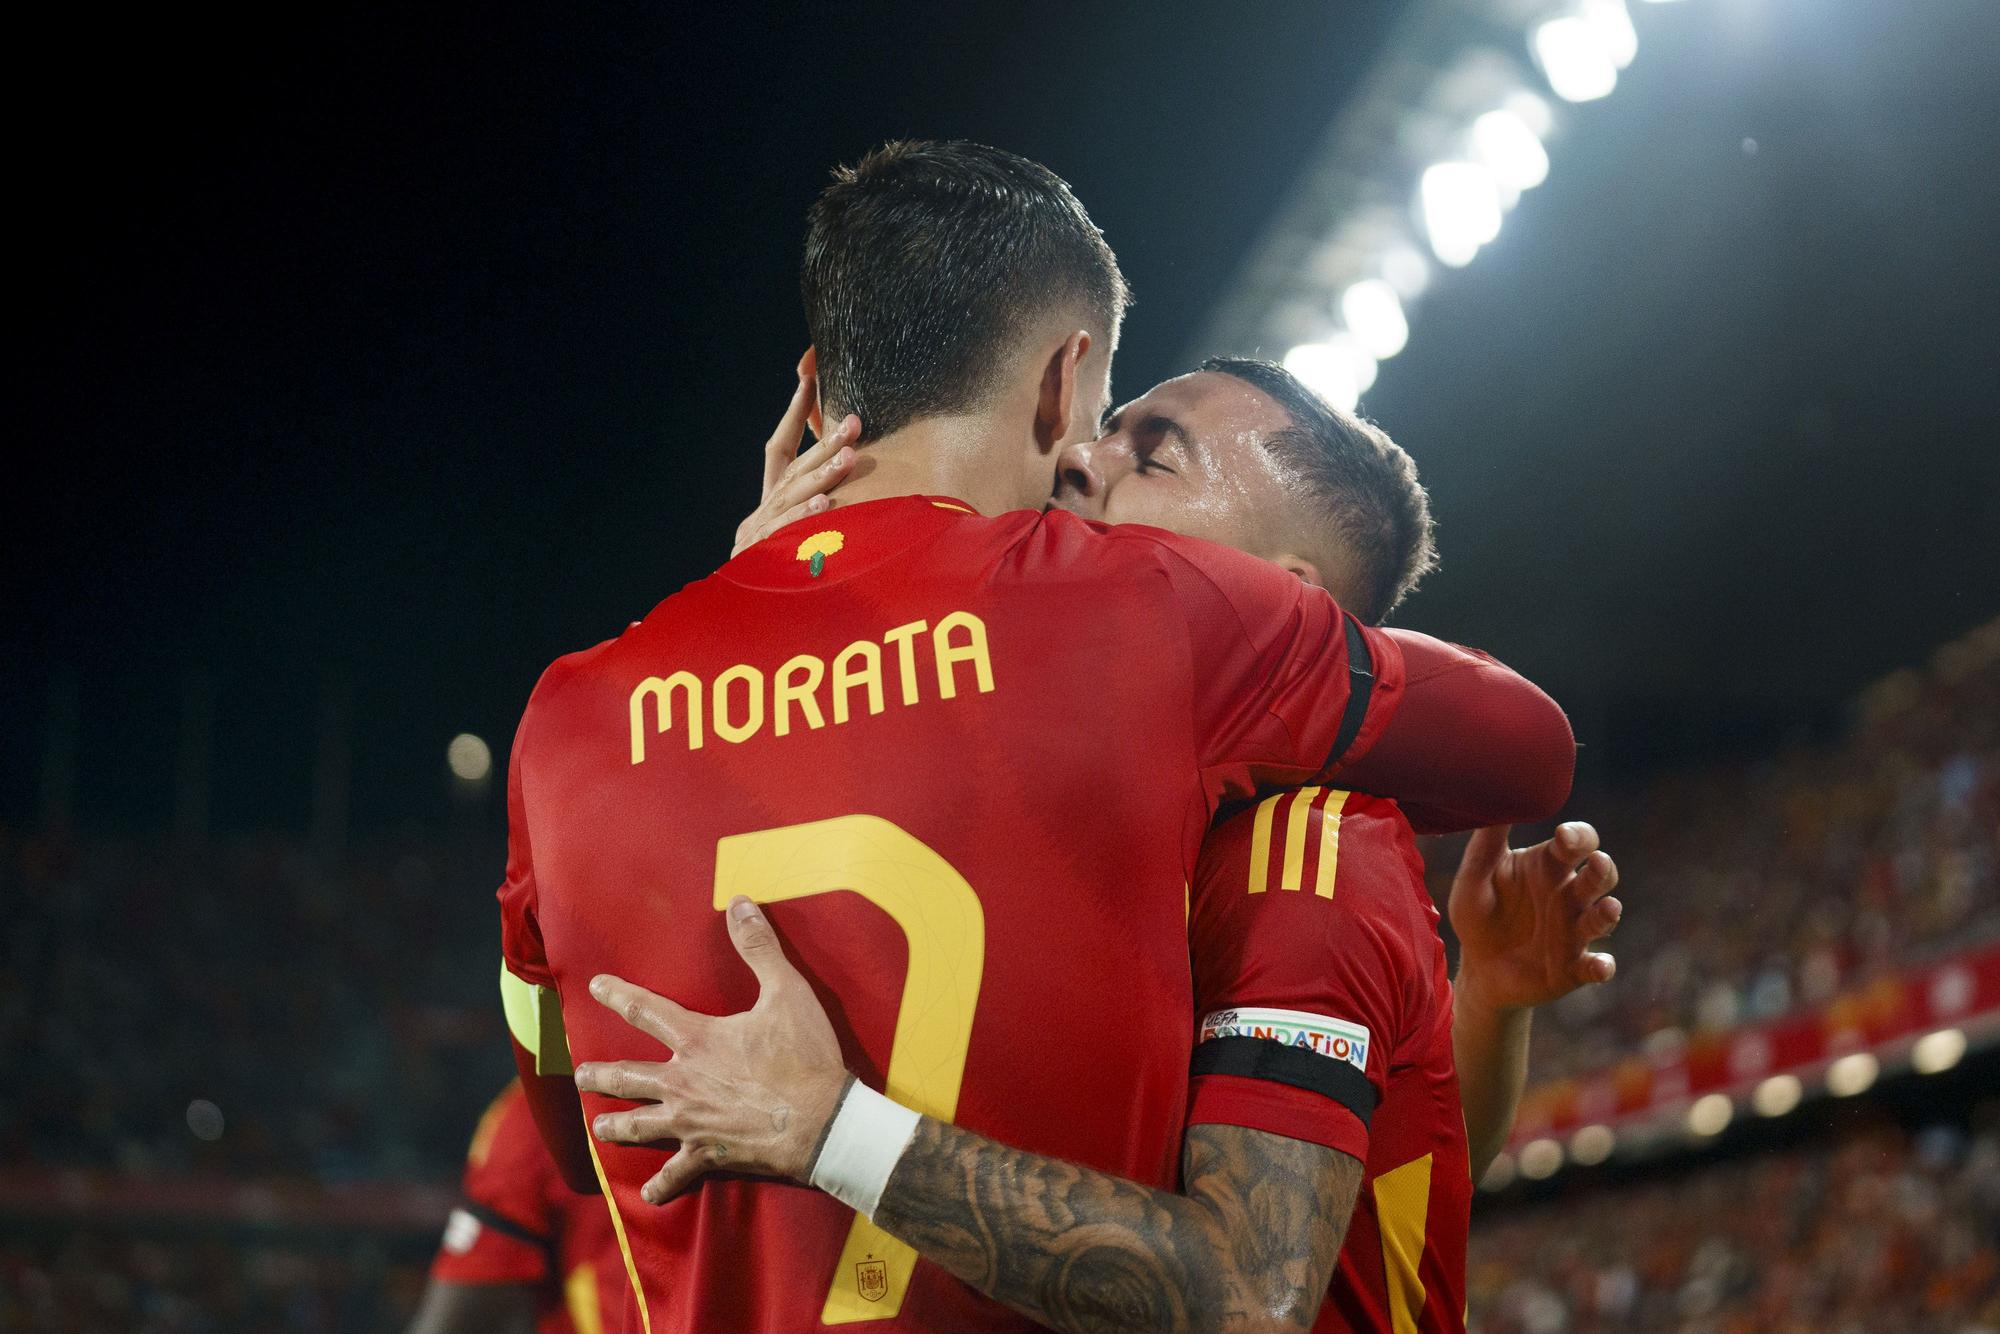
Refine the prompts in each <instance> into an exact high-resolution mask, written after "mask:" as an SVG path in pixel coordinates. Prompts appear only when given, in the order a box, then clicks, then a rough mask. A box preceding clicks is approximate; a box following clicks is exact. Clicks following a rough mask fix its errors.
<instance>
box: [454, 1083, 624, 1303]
mask: <svg viewBox="0 0 2000 1334" xmlns="http://www.w3.org/2000/svg"><path fill="white" fill-rule="evenodd" d="M464 1193H465V1199H464V1201H463V1202H462V1203H461V1204H460V1205H459V1207H458V1208H456V1209H453V1210H452V1211H451V1220H450V1221H449V1222H448V1223H446V1225H445V1231H444V1241H443V1243H442V1244H441V1245H440V1246H439V1248H438V1253H437V1259H436V1260H434V1261H432V1263H431V1276H432V1277H433V1278H437V1279H442V1280H443V1281H445V1282H447V1283H519V1284H525V1285H528V1286H532V1287H534V1288H536V1289H537V1290H538V1301H539V1311H538V1315H537V1318H536V1321H535V1329H536V1330H537V1332H538V1334H602V1331H604V1330H605V1329H607V1328H609V1329H617V1328H620V1325H619V1315H620V1313H621V1312H622V1311H623V1310H624V1307H625V1300H626V1297H625V1294H626V1292H627V1291H628V1290H629V1288H630V1285H629V1284H628V1283H627V1282H626V1279H625V1266H624V1261H623V1259H622V1258H621V1257H620V1256H619V1253H618V1244H617V1242H616V1241H615V1240H614V1239H613V1238H612V1235H611V1215H610V1213H609V1212H608V1211H607V1210H606V1209H605V1207H604V1201H603V1200H601V1199H599V1198H597V1197H596V1196H594V1195H579V1194H577V1193H576V1192H575V1191H573V1190H571V1189H570V1188H569V1187H567V1186H565V1185H564V1184H563V1183H562V1181H561V1180H560V1179H559V1178H558V1177H557V1176H556V1169H555V1164H554V1163H552V1162H550V1161H549V1151H548V1150H547V1149H546V1148H544V1147H543V1145H542V1137H541V1135H540V1133H539V1132H538V1131H537V1130H536V1129H535V1121H534V1118H533V1117H532V1116H530V1115H529V1114H528V1100H527V1099H526V1098H525V1097H524V1096H522V1093H521V1086H520V1084H519V1083H518V1082H516V1083H512V1084H509V1085H508V1086H507V1089H506V1091H505V1092H504V1093H502V1094H501V1095H500V1096H499V1097H498V1098H495V1099H494V1100H493V1105H492V1106H491V1107H489V1108H487V1109H486V1115H484V1116H482V1117H481V1118H480V1119H479V1128H478V1130H476V1131H475V1132H474V1133H473V1136H472V1147H471V1149H470V1150H468V1151H467V1153H466V1155H465V1182H464Z"/></svg>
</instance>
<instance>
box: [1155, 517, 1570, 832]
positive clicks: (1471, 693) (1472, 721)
mask: <svg viewBox="0 0 2000 1334" xmlns="http://www.w3.org/2000/svg"><path fill="white" fill-rule="evenodd" d="M1148 536H1149V537H1150V538H1151V540H1153V541H1155V542H1156V543H1157V544H1158V546H1159V549H1160V551H1161V553H1162V555H1161V559H1162V562H1163V563H1164V564H1165V565H1166V567H1167V574H1168V579H1169V582H1170V585H1171V587H1172V590H1173V593H1172V596H1173V598H1174V600H1175V602H1176V604H1177V606H1178V608H1179V610H1180V612H1181V614H1182V615H1183V617H1184V618H1185V622H1186V626H1187V635H1188V643H1189V646H1190V656H1191V659H1192V663H1193V669H1194V675H1195V682H1194V692H1195V695H1194V698H1195V733H1196V744H1197V746H1198V748H1199V751H1200V754H1201V764H1202V768H1203V774H1204V778H1205V779H1206V781H1207V782H1208V784H1209V787H1210V790H1211V792H1212V793H1213V794H1214V795H1215V796H1216V797H1217V798H1218V799H1219V800H1221V801H1232V800H1241V799H1243V798H1245V797H1247V796H1249V795H1251V794H1252V793H1253V792H1255V791H1258V790H1266V791H1268V790H1270V789H1271V788H1273V787H1284V786H1289V785H1292V784H1296V783H1311V782H1317V781H1320V780H1322V779H1330V780H1331V781H1334V782H1337V783H1339V784H1340V785H1341V786H1342V787H1346V788H1350V789H1354V790H1359V791H1366V792H1375V793H1379V794H1381V795H1383V796H1386V797H1391V798H1394V799H1395V800H1396V801H1397V802H1399V803H1400V804H1401V805H1402V806H1403V807H1404V808H1405V809H1406V810H1407V811H1409V812H1410V813H1411V815H1412V818H1413V819H1415V820H1416V821H1417V823H1418V824H1419V826H1420V827H1422V828H1424V829H1425V830H1426V831H1429V832H1437V831H1444V830H1456V829H1471V828H1476V827H1479V826H1481V825H1489V824H1515V823H1525V822H1530V821H1535V820H1543V819H1547V818H1549V817H1551V816H1553V815H1554V814H1555V813H1556V812H1557V810H1559V809H1560V808H1561V806H1562V803H1563V801H1564V799H1565V798H1566V797H1567V796H1568V795H1569V785H1570V778H1571V775H1572V774H1573V773H1574V771H1575V767H1576V746H1575V740H1574V738H1573V736H1572V735H1571V733H1570V728H1569V720H1568V719H1567V718H1565V717H1564V716H1563V712H1562V710H1561V709H1560V708H1559V707H1557V705H1556V703H1555V701H1554V700H1552V699H1550V698H1549V697H1548V696H1547V695H1546V694H1544V693H1543V692H1542V691H1541V690H1539V689H1537V688H1536V687H1535V686H1534V685H1533V684H1532V683H1531V682H1529V681H1527V680H1526V679H1525V678H1523V677H1521V676H1520V675H1518V674H1517V673H1515V672H1513V671H1512V670H1510V669H1509V668H1507V667H1506V666H1504V665H1503V664H1501V663H1499V662H1496V661H1495V660H1494V659H1492V658H1489V657H1487V656H1485V655H1484V654H1479V653H1474V652H1472V651H1471V650H1468V649H1461V648H1458V647H1457V646H1455V645H1452V644H1447V643H1444V642H1443V641H1442V640H1438V639H1433V638H1431V637H1430V636H1428V635H1422V634H1417V633H1415V632H1413V631H1408V630H1382V629H1378V628H1375V627H1372V626H1364V625H1362V624H1361V623H1360V622H1359V621H1358V620H1356V619H1355V618H1354V617H1352V616H1349V615H1347V614H1346V613H1344V612H1343V611H1341V609H1340V607H1339V605H1338V604H1336V603H1335V602H1334V600H1333V598H1332V597H1330V596H1329V595H1328V594H1327V593H1326V592H1325V590H1323V589H1319V588H1315V587H1313V586H1311V585H1309V584H1306V583H1305V582H1304V581H1302V580H1300V579H1299V578H1298V577H1297V576H1295V575H1293V574H1291V573H1289V572H1288V571H1285V570H1282V569H1279V568H1278V567H1277V566H1275V565H1272V564H1270V563H1269V562H1268V561H1262V560H1258V559H1256V558H1254V557H1251V556H1246V555H1244V554H1243V553H1241V552H1236V551H1230V550H1228V549H1226V548H1221V547H1215V546H1212V545H1210V544H1209V543H1205V542H1196V541H1192V540H1190V539H1187V538H1176V537H1172V536H1171V535H1168V534H1162V533H1159V532H1157V531H1156V530H1148Z"/></svg>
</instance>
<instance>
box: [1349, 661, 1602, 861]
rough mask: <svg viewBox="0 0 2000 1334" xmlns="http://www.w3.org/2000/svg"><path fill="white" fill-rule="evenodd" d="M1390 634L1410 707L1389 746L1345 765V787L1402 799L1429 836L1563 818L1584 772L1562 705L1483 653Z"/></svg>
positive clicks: (1405, 704)
mask: <svg viewBox="0 0 2000 1334" xmlns="http://www.w3.org/2000/svg"><path fill="white" fill-rule="evenodd" d="M1383 633H1385V634H1386V635H1388V637H1389V638H1390V639H1392V640H1394V641H1395V643H1396V646H1397V648H1398V649H1400V650H1401V653H1402V658H1403V702H1402V705H1401V706H1400V708H1399V709H1398V710H1397V713H1396V723H1395V726H1394V728H1393V729H1391V734H1390V735H1389V736H1388V737H1385V738H1384V739H1383V742H1382V744H1381V745H1378V746H1376V747H1374V748H1373V749H1372V750H1370V751H1368V752H1367V753H1366V754H1364V755H1360V756H1358V757H1357V758H1355V759H1354V760H1352V761H1351V762H1348V763H1346V764H1343V765H1342V766H1341V768H1340V771H1339V774H1338V781H1339V782H1340V784H1341V785H1342V786H1343V787H1350V788H1354V789H1356V790H1358V791H1362V792H1380V793H1384V794H1388V795H1392V796H1394V797H1396V798H1397V804H1398V805H1399V806H1401V808H1402V811H1403V814H1404V816H1405V817H1407V818H1408V819H1409V822H1410V824H1411V825H1412V827H1414V828H1415V829H1416V831H1417V832H1418V833H1422V834H1433V833H1443V832H1446V831H1450V830H1456V829H1474V828H1478V827H1480V826H1482V825H1490V824H1532V823H1535V822H1537V821H1541V820H1548V819H1552V818H1554V816H1555V815H1556V813H1557V812H1558V811H1560V810H1561V809H1562V805H1563V803H1564V802H1565V801H1567V800H1568V799H1569V788H1570V781H1571V779H1572V777H1573V776H1574V774H1575V772H1576V738H1575V736H1574V735H1573V734H1572V733H1571V731H1570V726H1569V719H1568V718H1567V717H1565V716H1564V714H1563V711H1562V709H1561V708H1560V707H1559V706H1558V705H1557V704H1556V702H1555V701H1554V700H1552V699H1550V698H1549V697H1548V696H1547V695H1546V694H1544V693H1542V691H1541V690H1540V689H1539V688H1538V687H1536V686H1535V684H1534V683H1533V682H1531V681H1529V680H1527V679H1526V678H1525V677H1523V676H1521V675H1519V674H1518V673H1516V672H1514V671H1513V670H1512V669H1510V668H1509V667H1507V665H1506V664H1504V663H1502V662H1500V661H1498V660H1497V659H1495V658H1492V657H1489V656H1488V655H1486V654H1484V653H1481V652H1479V651H1478V650H1477V649H1469V648H1461V647H1460V646H1459V645H1457V644H1447V643H1445V642H1444V641H1443V640H1441V639H1433V638H1431V637H1430V636H1429V635H1423V634H1417V633H1415V632H1414V631H1410V630H1388V631H1384V632H1383ZM1444 774H1448V775H1450V778H1449V781H1448V782H1445V783H1442V784H1441V783H1439V782H1438V781H1437V776H1438V775H1444Z"/></svg>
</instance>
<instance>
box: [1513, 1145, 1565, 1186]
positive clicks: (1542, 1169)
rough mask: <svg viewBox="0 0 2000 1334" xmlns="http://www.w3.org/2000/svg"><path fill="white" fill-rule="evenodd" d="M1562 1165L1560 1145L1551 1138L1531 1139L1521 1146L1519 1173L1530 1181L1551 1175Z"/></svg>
mask: <svg viewBox="0 0 2000 1334" xmlns="http://www.w3.org/2000/svg"><path fill="white" fill-rule="evenodd" d="M1562 1165H1563V1150H1562V1145H1560V1144H1558V1143H1556V1142H1555V1141H1554V1140H1552V1139H1531V1140H1529V1141H1528V1142H1527V1143H1526V1144H1523V1145H1522V1146H1521V1175H1522V1176H1524V1177H1526V1178H1528V1180H1530V1181H1542V1180H1545V1179H1547V1178H1549V1177H1552V1176H1554V1175H1555V1174H1556V1171H1557V1170H1558V1169H1559V1168H1561V1167H1562Z"/></svg>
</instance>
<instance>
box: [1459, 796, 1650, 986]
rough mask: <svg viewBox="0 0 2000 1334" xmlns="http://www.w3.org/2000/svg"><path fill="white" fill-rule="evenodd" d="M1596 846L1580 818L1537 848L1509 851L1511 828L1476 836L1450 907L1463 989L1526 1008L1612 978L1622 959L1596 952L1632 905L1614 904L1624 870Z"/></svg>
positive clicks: (1593, 833)
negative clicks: (1595, 946) (1595, 945)
mask: <svg viewBox="0 0 2000 1334" xmlns="http://www.w3.org/2000/svg"><path fill="white" fill-rule="evenodd" d="M1597 844H1598V839H1597V830H1596V829H1594V828H1593V827H1591V826H1590V825H1588V824H1585V823H1583V822H1581V821H1572V822H1570V823H1568V824H1565V825H1562V826H1560V827H1558V828H1557V830H1556V833H1555V837H1554V838H1551V839H1549V840H1547V841H1546V842H1543V843H1538V844H1536V845H1535V846H1534V847H1532V848H1521V849H1510V848H1509V847H1508V846H1507V828H1506V826H1504V825H1496V826H1493V827H1491V828H1487V829H1481V830H1479V831H1478V832H1476V833H1475V834H1473V836H1472V840H1471V842H1469V843H1467V844H1466V846H1465V855H1464V857H1463V858H1462V859H1461V861H1460V863H1459V867H1458V874H1457V875H1456V876H1455V877H1453V879H1452V882H1451V901H1450V905H1449V912H1450V915H1451V926H1452V930H1453V931H1455V932H1456V933H1457V934H1458V940H1459V950H1460V961H1459V975H1458V981H1457V983H1456V986H1457V988H1458V989H1459V990H1460V991H1463V992H1476V993H1477V997H1478V999H1479V1000H1480V1001H1482V1002H1484V1003H1485V1004H1487V1005H1491V1006H1493V1007H1495V1008H1501V1009H1507V1008H1526V1007H1530V1006H1535V1005H1543V1004H1546V1003H1547V1002H1549V1001H1552V1000H1555V999H1556V998H1557V997H1559V996H1564V995H1567V994H1568V993H1570V992H1571V991H1574V990H1575V989H1576V988H1578V987H1580V986H1587V985H1589V984H1591V983H1596V982H1608V981H1610V980H1611V975H1612V973H1613V972H1614V971H1615V969H1616V964H1615V962H1614V961H1613V959H1612V957H1611V956H1610V955H1609V954H1603V953H1598V952H1595V951H1593V950H1591V949H1590V945H1591V944H1592V943H1593V942H1595V941H1597V940H1600V939H1602V938H1603V937H1605V936H1608V935H1610V934H1611V931H1612V929H1613V928H1614V927H1616V926H1617V925H1618V919H1619V916H1620V915H1621V914H1622V913H1623V912H1624V905H1623V904H1621V903H1620V902H1619V901H1618V900H1617V899H1614V898H1611V897H1610V893H1611V891H1612V890H1613V889H1614V888H1616V887H1617V884H1618V866H1617V864H1616V863H1615V862H1613V861H1612V860H1611V856H1610V854H1609V853H1606V852H1603V851H1601V850H1599V848H1598V846H1597Z"/></svg>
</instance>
